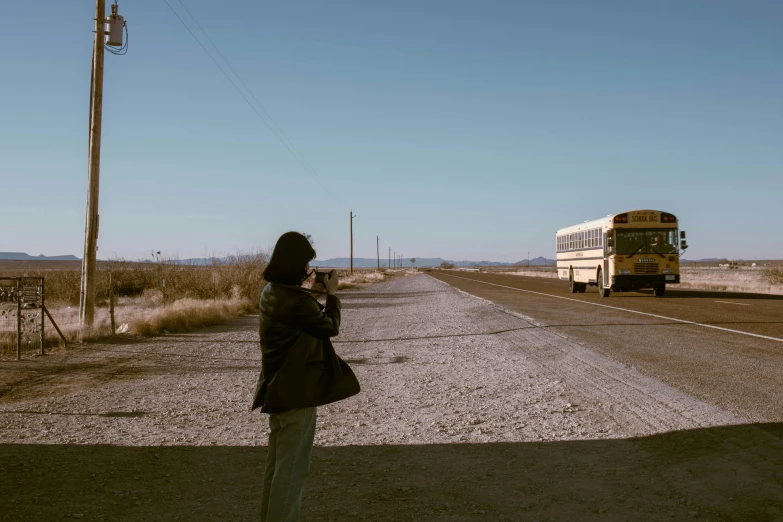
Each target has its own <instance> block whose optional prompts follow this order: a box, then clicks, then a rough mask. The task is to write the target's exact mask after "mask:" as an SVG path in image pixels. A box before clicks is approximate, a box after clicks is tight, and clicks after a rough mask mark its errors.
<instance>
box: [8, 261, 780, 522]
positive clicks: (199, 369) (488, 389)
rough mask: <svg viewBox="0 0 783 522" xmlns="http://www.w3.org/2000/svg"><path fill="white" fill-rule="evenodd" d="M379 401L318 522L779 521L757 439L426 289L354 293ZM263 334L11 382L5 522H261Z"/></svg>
mask: <svg viewBox="0 0 783 522" xmlns="http://www.w3.org/2000/svg"><path fill="white" fill-rule="evenodd" d="M342 297H343V303H344V309H343V314H344V323H343V329H342V333H341V335H340V337H339V338H338V339H337V341H338V342H337V343H336V347H337V350H338V352H339V353H340V354H341V355H342V356H343V357H344V358H345V359H346V360H348V361H349V362H350V363H351V364H352V366H353V367H354V368H355V370H356V373H357V375H358V376H359V379H360V381H361V382H362V385H363V391H362V393H361V394H360V395H359V396H357V397H354V398H352V399H349V400H347V401H344V402H341V403H337V404H334V405H330V406H326V407H323V408H320V409H319V420H318V428H317V435H316V446H317V447H316V451H315V454H314V460H313V470H312V471H313V472H312V475H311V477H310V479H309V480H308V483H307V489H306V493H305V499H304V511H303V520H311V521H315V520H324V521H325V520H335V521H338V520H373V521H387V520H388V521H397V520H401V521H405V520H411V521H418V520H425V519H427V520H443V521H461V520H590V519H593V520H682V519H700V520H775V519H777V518H780V517H783V485H782V484H781V482H783V476H782V475H781V469H783V442H781V439H780V438H779V436H780V434H781V432H783V429H781V426H780V425H779V424H765V425H759V424H755V425H754V424H749V423H747V422H746V421H744V420H743V419H742V418H739V417H737V416H735V415H732V414H730V413H727V412H726V411H724V410H722V409H720V408H718V407H716V406H713V405H711V404H708V403H705V402H702V401H700V400H698V399H695V398H693V397H692V396H689V395H687V394H685V393H683V392H681V391H679V390H677V389H675V388H673V387H670V386H667V385H666V384H663V383H661V382H660V381H658V380H655V379H653V378H650V377H647V376H645V375H642V374H641V373H639V372H637V371H636V370H634V369H632V368H629V367H627V366H625V365H623V364H620V363H618V362H615V361H614V360H612V359H609V358H607V357H605V356H604V355H601V354H599V353H597V352H595V351H592V350H589V349H587V348H585V347H584V346H583V345H582V344H580V343H578V342H576V341H574V340H569V339H567V338H564V337H563V336H562V335H558V334H556V333H555V332H551V331H548V330H547V329H543V328H539V327H537V326H536V325H535V324H533V323H531V322H530V321H528V320H526V319H524V318H522V317H520V316H518V315H514V314H512V313H508V312H506V311H504V310H503V309H501V308H499V307H497V306H495V305H493V304H492V303H489V302H487V301H484V300H481V299H477V298H475V297H472V296H469V295H467V294H464V293H461V292H459V291H458V290H456V289H454V288H452V287H450V286H448V285H446V284H444V283H442V282H440V281H437V280H435V279H433V278H431V277H429V276H426V275H421V276H416V277H409V278H400V279H396V278H395V279H392V280H391V281H389V282H387V283H382V284H378V285H374V286H371V287H368V288H365V289H363V290H358V291H352V292H346V293H344V294H343V296H342ZM257 321H258V319H257V318H255V317H247V318H243V319H241V320H239V321H237V322H236V323H234V324H232V325H231V326H229V327H223V328H215V329H210V330H205V331H202V332H198V333H192V334H187V335H167V336H162V337H158V338H154V339H148V340H136V341H133V340H123V341H121V342H118V343H115V344H104V345H89V346H86V347H82V348H79V349H77V350H74V351H72V352H67V353H62V352H61V353H56V354H53V355H50V356H46V357H44V358H40V359H37V360H33V361H22V362H19V363H17V362H2V363H0V463H2V464H1V465H0V483H1V484H2V485H3V491H2V495H0V520H63V519H65V520H71V519H82V520H183V521H184V520H256V519H257V518H258V509H259V506H260V502H259V492H260V490H261V469H262V465H263V459H264V457H265V448H264V444H265V442H266V434H267V428H266V422H265V421H266V419H265V418H264V416H263V415H261V414H259V413H258V412H255V413H251V412H249V411H248V405H249V403H250V398H251V394H252V390H253V386H254V383H255V379H256V376H257V371H258V366H259V359H260V357H259V353H258V348H257V336H258V334H257V330H256V328H257Z"/></svg>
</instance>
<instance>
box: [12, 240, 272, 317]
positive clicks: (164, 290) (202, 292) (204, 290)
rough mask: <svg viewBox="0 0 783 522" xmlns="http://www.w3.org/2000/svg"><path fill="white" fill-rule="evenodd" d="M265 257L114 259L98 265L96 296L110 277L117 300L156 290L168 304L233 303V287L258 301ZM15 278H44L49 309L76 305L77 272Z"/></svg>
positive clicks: (105, 290)
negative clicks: (190, 261)
mask: <svg viewBox="0 0 783 522" xmlns="http://www.w3.org/2000/svg"><path fill="white" fill-rule="evenodd" d="M267 261H268V256H267V255H266V254H265V253H263V252H254V253H238V254H235V255H232V256H228V257H226V258H223V259H215V260H214V261H213V262H212V263H211V264H210V265H207V266H196V265H185V264H182V263H180V262H179V260H178V259H177V258H169V259H161V260H159V261H155V262H152V261H127V260H124V259H114V260H111V261H102V262H100V263H99V270H98V277H97V280H96V286H95V292H96V301H97V304H98V305H99V306H105V305H106V304H107V303H108V297H109V274H111V278H112V282H113V285H114V287H115V289H116V291H117V293H118V294H119V295H120V296H138V295H141V294H142V293H143V292H149V291H155V290H157V291H159V292H160V293H161V295H163V296H164V297H165V299H166V301H167V302H173V301H177V300H180V299H185V298H192V299H231V298H232V295H233V292H234V289H235V288H239V289H240V290H239V291H240V295H241V296H242V297H244V298H246V299H251V300H256V299H257V298H258V296H259V295H261V290H263V288H264V285H265V284H266V282H265V281H264V278H263V272H264V268H266V264H267ZM14 275H15V276H29V277H44V278H45V285H46V301H47V303H48V305H49V307H50V308H51V307H64V306H78V305H79V291H80V282H81V270H80V269H78V268H72V269H55V270H47V269H43V268H30V269H26V268H25V269H23V270H14Z"/></svg>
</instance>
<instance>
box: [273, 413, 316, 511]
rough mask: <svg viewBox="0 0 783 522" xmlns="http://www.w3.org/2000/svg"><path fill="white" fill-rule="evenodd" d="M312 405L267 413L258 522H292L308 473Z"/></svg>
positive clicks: (310, 449)
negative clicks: (267, 442) (267, 426)
mask: <svg viewBox="0 0 783 522" xmlns="http://www.w3.org/2000/svg"><path fill="white" fill-rule="evenodd" d="M315 412H316V408H297V409H295V410H288V411H286V412H283V413H273V414H271V415H269V430H270V431H269V449H268V452H267V454H266V467H265V468H264V489H263V493H262V495H263V496H262V497H261V521H262V522H296V521H297V520H299V511H300V509H301V507H302V488H303V487H304V481H305V479H306V478H307V475H308V474H309V473H310V457H311V456H312V454H313V439H314V438H315Z"/></svg>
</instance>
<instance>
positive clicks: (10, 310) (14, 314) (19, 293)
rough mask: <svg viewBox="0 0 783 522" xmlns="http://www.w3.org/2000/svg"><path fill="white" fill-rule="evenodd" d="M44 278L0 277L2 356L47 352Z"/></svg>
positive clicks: (5, 357) (20, 356)
mask: <svg viewBox="0 0 783 522" xmlns="http://www.w3.org/2000/svg"><path fill="white" fill-rule="evenodd" d="M44 311H45V306H44V278H43V277H0V358H3V359H7V358H12V357H14V356H15V357H16V360H19V359H21V358H22V356H28V355H43V354H44Z"/></svg>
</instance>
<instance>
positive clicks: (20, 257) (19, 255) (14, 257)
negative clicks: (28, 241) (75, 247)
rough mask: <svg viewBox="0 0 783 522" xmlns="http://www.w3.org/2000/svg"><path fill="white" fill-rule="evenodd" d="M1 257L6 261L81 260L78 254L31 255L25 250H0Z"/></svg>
mask: <svg viewBox="0 0 783 522" xmlns="http://www.w3.org/2000/svg"><path fill="white" fill-rule="evenodd" d="M0 259H1V260H5V261H79V260H80V258H78V257H76V256H45V255H43V254H42V255H40V256H31V255H28V254H25V253H24V252H0Z"/></svg>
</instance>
